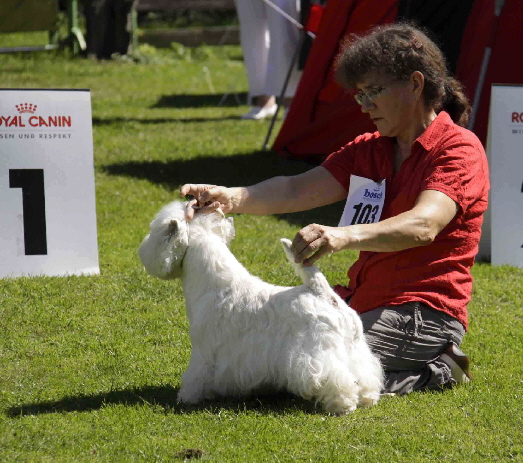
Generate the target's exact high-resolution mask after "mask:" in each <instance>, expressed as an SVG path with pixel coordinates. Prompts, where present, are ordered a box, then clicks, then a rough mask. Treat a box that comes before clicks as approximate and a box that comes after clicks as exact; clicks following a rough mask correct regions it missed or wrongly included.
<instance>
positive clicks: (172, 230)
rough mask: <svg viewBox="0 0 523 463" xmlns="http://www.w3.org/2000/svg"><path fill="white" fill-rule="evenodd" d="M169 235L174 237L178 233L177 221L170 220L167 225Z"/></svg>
mask: <svg viewBox="0 0 523 463" xmlns="http://www.w3.org/2000/svg"><path fill="white" fill-rule="evenodd" d="M169 233H170V234H171V235H176V233H178V221H177V220H175V219H173V220H171V223H170V224H169Z"/></svg>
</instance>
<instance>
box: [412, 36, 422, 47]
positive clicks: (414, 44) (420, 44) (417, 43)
mask: <svg viewBox="0 0 523 463" xmlns="http://www.w3.org/2000/svg"><path fill="white" fill-rule="evenodd" d="M412 46H413V47H414V48H415V49H416V50H419V49H420V48H421V47H422V46H423V44H422V43H421V42H419V41H418V40H417V39H412Z"/></svg>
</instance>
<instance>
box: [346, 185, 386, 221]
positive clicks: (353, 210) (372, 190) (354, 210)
mask: <svg viewBox="0 0 523 463" xmlns="http://www.w3.org/2000/svg"><path fill="white" fill-rule="evenodd" d="M384 203H385V179H383V180H382V181H381V182H378V183H377V182H374V181H373V180H371V179H369V178H365V177H359V176H357V175H351V176H350V187H349V194H348V196H347V203H346V204H345V209H344V210H343V215H342V216H341V219H340V223H339V225H338V226H339V227H346V226H348V225H355V224H361V223H376V222H379V220H380V217H381V213H382V211H383V204H384Z"/></svg>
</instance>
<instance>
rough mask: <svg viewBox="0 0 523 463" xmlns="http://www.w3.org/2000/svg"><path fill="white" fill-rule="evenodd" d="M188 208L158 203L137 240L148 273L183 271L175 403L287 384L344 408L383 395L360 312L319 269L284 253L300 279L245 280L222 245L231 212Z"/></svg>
mask: <svg viewBox="0 0 523 463" xmlns="http://www.w3.org/2000/svg"><path fill="white" fill-rule="evenodd" d="M185 208H186V204H185V203H182V202H173V203H171V204H169V205H167V206H165V207H164V208H163V209H162V210H161V211H160V212H159V214H158V215H157V217H156V218H155V219H154V220H153V221H152V222H151V229H150V233H149V234H148V235H147V236H146V237H145V239H144V240H143V242H142V244H141V245H140V249H139V255H140V259H141V260H142V263H143V264H144V266H145V269H146V270H147V271H148V272H149V273H150V274H151V275H153V276H155V277H158V278H162V279H172V278H178V277H181V279H182V284H183V292H184V295H185V299H186V309H187V316H188V318H189V322H190V337H191V343H192V353H191V359H190V363H189V367H188V369H187V371H186V372H185V373H184V374H183V376H182V387H181V389H180V391H179V393H178V400H179V401H181V402H186V403H197V402H200V401H201V400H204V399H211V398H214V397H216V396H241V395H246V394H249V393H251V392H254V391H256V390H259V389H261V388H263V389H266V388H270V389H277V390H279V389H286V390H288V391H291V392H292V393H294V394H297V395H299V396H301V397H303V398H305V399H315V400H316V401H317V402H320V403H321V404H322V405H323V406H324V408H325V410H326V411H327V412H328V413H333V414H337V415H341V414H345V413H349V412H351V411H353V410H355V409H356V407H357V405H363V406H368V405H373V404H375V403H376V402H377V401H378V400H379V397H380V391H381V388H382V376H383V372H382V369H381V365H380V363H379V361H378V360H377V358H376V357H375V356H374V355H373V354H372V353H371V351H370V349H369V347H368V346H367V344H366V342H365V338H364V334H363V328H362V323H361V320H360V318H359V316H358V315H357V314H356V312H354V311H353V310H352V309H351V308H349V307H348V306H347V304H346V303H345V302H344V301H343V300H342V299H341V298H340V297H339V296H337V295H336V293H335V292H334V291H333V290H332V289H331V287H330V286H329V284H328V282H327V280H326V278H325V277H324V276H323V274H322V273H321V272H320V271H319V270H318V268H317V267H315V266H311V267H304V266H303V265H301V264H295V263H294V256H293V254H292V251H291V250H290V244H291V243H290V241H289V240H286V239H282V240H281V242H282V244H283V247H284V249H285V253H286V255H287V258H288V259H289V261H290V262H291V263H292V266H293V267H294V269H295V271H296V272H297V274H298V275H299V276H300V277H301V279H302V280H303V283H304V284H303V285H301V286H297V287H282V286H274V285H272V284H269V283H266V282H264V281H262V280H260V279H259V278H257V277H255V276H252V275H250V274H249V272H248V271H247V270H246V269H245V268H244V267H243V266H242V265H241V264H240V263H239V262H238V261H237V260H236V258H235V257H234V256H233V254H232V253H231V252H230V251H229V248H228V247H227V245H228V244H229V242H230V241H231V239H232V238H233V237H234V226H233V223H232V219H231V218H227V219H226V218H224V217H223V214H222V215H219V214H217V213H213V214H200V215H196V216H195V217H194V219H193V220H192V221H190V222H187V221H186V219H185Z"/></svg>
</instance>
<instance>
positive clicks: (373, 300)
mask: <svg viewBox="0 0 523 463" xmlns="http://www.w3.org/2000/svg"><path fill="white" fill-rule="evenodd" d="M392 142H393V139H392V138H389V137H381V136H380V134H379V132H375V133H373V134H370V133H366V134H364V135H361V136H359V137H357V138H356V139H355V140H354V141H352V142H351V143H349V144H348V145H346V146H344V147H343V148H342V149H341V150H339V151H337V152H336V153H333V154H331V155H330V156H329V157H328V158H327V159H326V160H325V162H324V163H323V164H322V166H323V167H325V168H326V169H327V170H328V171H329V172H330V173H331V174H332V175H333V176H334V177H335V178H336V180H338V182H340V184H341V185H342V186H343V187H344V188H345V189H346V190H347V191H348V190H349V183H350V176H351V175H358V176H360V177H366V178H369V179H372V180H374V181H381V180H383V179H386V191H385V204H384V208H383V213H382V215H381V220H384V219H387V218H389V217H394V216H396V215H398V214H401V213H402V212H405V211H408V210H410V209H412V208H413V207H414V204H415V202H416V199H417V198H418V196H419V195H420V193H421V192H422V191H424V190H438V191H441V192H442V193H445V194H446V195H447V196H449V197H450V198H452V199H453V200H454V201H455V202H456V203H457V204H458V206H459V210H458V212H457V214H456V216H455V217H454V218H453V219H452V221H451V222H450V223H449V224H448V225H447V226H446V227H445V228H444V229H443V230H442V231H441V232H440V233H439V234H438V236H437V237H436V239H435V240H434V242H433V243H431V244H429V245H428V246H421V247H414V248H410V249H405V250H403V251H396V252H368V251H362V252H360V255H359V258H358V260H357V261H356V262H355V263H354V264H353V265H352V267H351V268H350V269H349V271H348V274H347V275H348V277H349V285H348V286H340V285H338V286H336V287H335V290H336V291H337V292H338V293H339V294H340V296H341V297H342V298H344V299H346V298H347V297H349V296H351V301H350V305H351V307H352V308H353V309H355V310H356V311H357V312H360V313H363V312H367V311H369V310H372V309H375V308H378V307H384V306H393V305H400V304H405V303H407V302H414V301H420V302H423V303H425V304H427V305H429V306H430V307H433V308H434V309H436V310H440V311H442V312H445V313H447V314H449V315H451V316H452V317H454V318H456V319H457V320H459V321H460V322H461V323H462V324H463V325H464V326H465V328H467V326H468V320H467V304H468V302H469V301H470V297H471V293H472V276H471V274H470V269H471V267H472V265H473V264H474V257H475V256H476V254H477V252H478V246H479V239H480V236H481V224H482V223H483V213H484V212H485V210H486V208H487V200H488V190H489V178H488V163H487V158H486V156H485V151H484V149H483V146H482V145H481V142H480V141H479V140H478V138H477V137H476V136H475V135H474V134H473V133H472V132H470V131H468V130H467V129H464V128H462V127H460V126H458V125H456V124H454V122H452V120H451V118H450V116H449V115H448V114H447V113H446V112H443V111H442V112H441V113H439V115H438V117H437V118H436V119H435V120H434V121H433V122H432V123H431V124H430V126H429V127H428V128H427V130H425V132H423V134H422V135H421V136H420V137H419V138H418V139H416V140H415V141H414V143H413V144H412V148H411V154H410V156H409V157H408V158H407V159H406V160H405V161H404V162H403V164H402V165H401V168H400V170H399V171H398V172H397V173H396V174H394V168H393V166H394V148H393V143H392Z"/></svg>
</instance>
